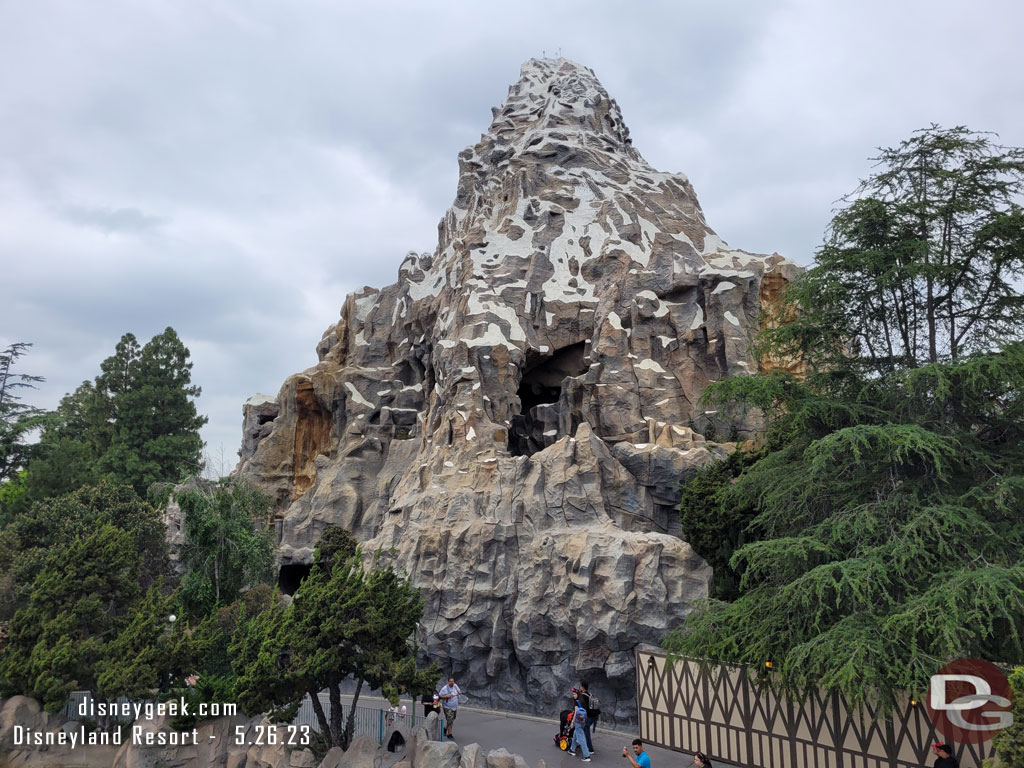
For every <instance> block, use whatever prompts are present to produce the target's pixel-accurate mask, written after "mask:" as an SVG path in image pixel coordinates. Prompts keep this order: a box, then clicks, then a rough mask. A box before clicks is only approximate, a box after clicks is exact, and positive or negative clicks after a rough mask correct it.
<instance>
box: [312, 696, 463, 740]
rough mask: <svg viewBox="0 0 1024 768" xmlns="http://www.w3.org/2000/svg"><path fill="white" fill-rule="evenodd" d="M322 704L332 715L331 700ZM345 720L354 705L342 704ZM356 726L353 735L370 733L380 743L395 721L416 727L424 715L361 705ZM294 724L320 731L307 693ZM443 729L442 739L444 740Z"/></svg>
mask: <svg viewBox="0 0 1024 768" xmlns="http://www.w3.org/2000/svg"><path fill="white" fill-rule="evenodd" d="M320 703H321V705H322V706H323V708H324V714H325V715H327V717H328V718H330V716H331V705H330V702H328V701H325V700H324V699H323V698H321V700H320ZM342 706H343V713H344V720H343V721H342V722H343V724H344V723H345V722H347V721H348V716H349V713H350V712H351V710H352V707H351V706H349V705H342ZM355 711H356V715H355V723H354V725H355V727H354V729H353V733H352V735H353V736H361V735H364V734H365V735H369V736H372V737H373V738H375V739H376V740H377V743H378V744H381V743H383V742H384V735H385V734H386V733H387V731H388V728H389V727H391V724H392V723H393V722H395V723H400V724H401V723H407V724H408V726H409V728H410V729H412V728H415V727H416V723H417V722H418V721H421V720H423V715H417V714H416V710H415V708H414V707H413V708H407V710H406V712H405V714H404V715H403V714H402V712H401V710H398V709H390V708H387V709H385V708H380V707H359V706H357V707H356V708H355ZM292 724H293V725H308V726H309V728H310V730H311V731H313V732H314V733H320V732H321V729H320V720H319V718H318V717H317V716H316V710H314V709H313V701H312V699H310V697H309V696H308V695H307V696H306V698H304V699H303V700H302V704H301V706H300V707H299V711H298V714H296V716H295V719H294V720H293V721H292ZM443 735H444V734H443V730H442V740H443Z"/></svg>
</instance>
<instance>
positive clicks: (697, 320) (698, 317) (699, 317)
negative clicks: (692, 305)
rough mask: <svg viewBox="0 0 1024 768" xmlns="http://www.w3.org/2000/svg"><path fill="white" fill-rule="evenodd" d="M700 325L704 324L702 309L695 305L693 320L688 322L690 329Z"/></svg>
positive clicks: (695, 328) (692, 329) (693, 329)
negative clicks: (695, 311) (695, 312)
mask: <svg viewBox="0 0 1024 768" xmlns="http://www.w3.org/2000/svg"><path fill="white" fill-rule="evenodd" d="M702 325H704V310H703V309H701V308H700V307H697V314H695V315H694V316H693V322H692V323H690V330H691V331H696V330H697V329H698V328H700V327H701V326H702Z"/></svg>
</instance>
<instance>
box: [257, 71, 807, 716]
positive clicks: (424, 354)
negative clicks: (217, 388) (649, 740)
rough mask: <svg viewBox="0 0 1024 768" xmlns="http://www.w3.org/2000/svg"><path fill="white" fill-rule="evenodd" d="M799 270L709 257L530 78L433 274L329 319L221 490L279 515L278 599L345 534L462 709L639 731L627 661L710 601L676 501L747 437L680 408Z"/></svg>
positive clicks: (442, 243)
mask: <svg viewBox="0 0 1024 768" xmlns="http://www.w3.org/2000/svg"><path fill="white" fill-rule="evenodd" d="M796 270H797V267H796V266H795V265H794V264H793V263H792V262H790V261H787V260H785V259H783V258H782V257H781V256H778V255H777V254H774V255H771V256H764V255H757V254H752V253H747V252H745V251H738V250H733V249H730V248H729V247H728V246H727V245H726V244H725V243H724V242H723V241H722V240H721V239H720V238H719V237H718V236H717V235H716V234H715V233H714V232H713V231H712V230H711V229H710V228H709V227H708V226H707V224H706V223H705V221H704V216H703V213H702V212H701V209H700V207H699V205H698V203H697V198H696V196H695V194H694V192H693V188H692V187H691V186H690V183H689V181H688V180H687V179H686V177H685V176H682V175H680V174H670V173H662V172H660V171H656V170H655V169H654V168H652V167H651V166H650V165H648V164H647V163H646V162H645V161H644V159H643V158H642V157H641V156H640V155H639V153H638V152H637V151H636V150H635V149H634V148H633V146H632V143H631V141H630V138H629V131H628V129H627V128H626V126H625V124H624V123H623V120H622V116H621V114H620V112H619V108H618V105H617V104H616V103H615V101H613V100H612V99H610V98H609V96H608V94H607V93H606V92H605V90H604V89H603V87H602V86H601V85H600V83H599V82H598V81H597V79H596V77H595V76H594V74H593V72H591V71H590V70H589V69H586V68H584V67H581V66H578V65H576V64H574V63H572V62H570V61H567V60H565V59H557V60H547V59H546V60H531V61H528V62H527V63H526V64H525V65H524V66H523V68H522V72H521V75H520V78H519V80H518V82H516V83H515V84H514V85H513V86H512V87H511V88H510V90H509V94H508V97H507V98H506V100H505V102H504V104H503V105H502V106H501V107H500V108H497V109H494V110H493V121H492V123H491V126H490V128H489V129H488V131H487V133H485V134H484V135H483V136H482V137H481V139H480V141H479V142H478V143H477V144H476V146H474V147H471V148H469V149H466V150H464V151H463V152H462V153H461V154H460V155H459V184H458V190H457V192H456V197H455V202H454V204H453V205H452V207H451V208H450V209H449V210H448V212H447V213H446V214H445V216H444V218H443V219H442V220H441V222H440V224H439V237H438V244H437V248H436V249H435V250H434V252H433V253H423V254H416V253H410V254H408V256H406V258H405V260H404V261H403V262H402V263H401V266H400V267H399V269H398V281H397V282H396V283H394V284H393V285H390V286H388V287H386V288H383V289H381V290H375V289H371V288H364V289H363V290H362V291H358V292H356V293H354V294H351V295H350V296H348V297H347V298H346V300H345V302H344V305H343V306H342V309H341V319H340V320H339V321H338V322H337V323H336V324H335V325H333V326H331V327H330V328H328V329H327V331H326V332H325V333H324V336H323V338H322V340H321V341H320V343H319V344H318V345H317V354H318V356H319V360H320V362H319V363H318V364H317V365H316V366H314V367H313V368H310V369H309V370H306V371H303V372H302V373H298V374H295V375H294V376H291V377H290V378H289V379H288V380H287V381H286V382H285V383H284V385H283V386H282V388H281V391H280V393H279V394H278V396H277V397H276V398H271V397H267V396H256V397H254V398H252V399H250V401H249V402H248V403H247V404H246V405H245V408H244V427H243V428H244V435H243V443H242V449H241V451H240V455H241V462H240V464H239V470H238V471H239V472H240V473H241V474H243V475H245V476H248V477H250V478H252V479H253V480H255V481H256V482H257V483H258V484H259V485H260V486H261V487H263V488H264V489H265V490H267V491H268V492H269V493H271V494H272V495H273V496H274V497H275V498H276V499H277V502H278V504H279V509H280V523H279V525H280V537H281V549H280V564H281V580H282V584H283V585H284V586H285V587H286V588H287V587H288V586H289V584H290V583H291V584H294V582H295V579H296V578H297V577H298V576H299V575H300V574H301V573H302V571H303V567H304V566H305V565H306V564H309V563H310V562H311V561H312V557H313V548H314V547H315V545H316V543H317V541H318V539H319V536H320V535H321V533H322V532H323V531H324V529H325V528H326V527H328V526H331V525H341V526H344V527H345V528H346V529H348V530H350V531H352V532H353V533H354V534H355V535H356V537H357V538H358V539H359V540H361V541H363V542H364V551H366V552H375V551H377V550H382V551H383V552H384V553H385V557H386V558H387V559H388V560H389V561H390V562H391V563H393V564H394V565H395V566H396V567H398V568H400V569H403V570H404V571H405V572H406V573H408V574H409V575H410V577H411V579H412V582H413V584H414V585H415V586H417V587H418V588H419V589H420V590H422V594H423V597H424V602H425V610H424V618H423V624H422V628H421V632H420V636H419V638H418V642H419V646H420V648H421V651H422V652H423V653H424V654H425V655H426V656H427V657H429V658H431V659H434V660H437V661H438V662H439V663H440V666H441V668H442V670H443V671H445V672H447V671H451V672H453V673H454V674H455V676H456V677H457V678H458V680H459V682H460V685H461V686H462V688H463V689H464V690H466V691H469V692H470V693H471V694H472V698H471V699H470V701H471V702H472V703H473V704H475V705H478V706H493V707H498V708H507V709H519V710H522V709H527V710H531V711H535V712H538V713H543V714H550V713H555V712H557V710H558V708H559V703H560V702H562V701H564V700H565V697H566V694H567V692H568V690H569V685H570V684H571V683H573V682H574V681H576V680H578V679H579V678H580V677H584V678H589V680H590V681H591V685H592V687H593V688H594V689H595V690H596V691H597V692H598V693H599V694H600V695H601V699H602V706H603V709H604V711H605V717H609V718H610V717H614V718H615V719H617V720H618V721H620V722H623V721H630V720H633V719H635V717H636V714H635V701H634V690H635V688H634V686H635V682H634V675H633V665H634V649H635V647H636V646H637V645H638V644H640V643H645V642H652V643H656V642H658V641H659V640H660V639H661V638H662V637H663V635H664V634H665V632H666V631H667V630H668V629H670V628H673V627H675V626H678V625H679V624H680V623H681V622H682V621H683V619H684V617H685V616H686V614H687V611H688V609H689V606H690V604H691V603H692V602H693V601H694V600H696V599H699V598H703V597H705V596H706V595H707V590H708V583H709V579H710V576H711V569H710V567H709V566H708V565H707V564H706V563H705V562H704V561H703V560H702V559H701V558H700V557H699V556H698V555H697V554H696V553H695V552H694V551H693V550H692V549H691V548H690V546H689V545H688V544H687V543H686V542H685V541H683V540H682V539H681V538H680V536H679V525H678V521H677V517H678V512H677V510H676V505H677V504H678V502H679V483H680V481H681V480H683V479H684V478H685V477H686V476H687V475H688V474H689V473H692V472H693V471H694V470H695V469H696V468H698V467H701V466H703V465H705V464H707V463H708V462H710V461H714V460H715V459H716V458H717V457H722V456H724V455H726V453H727V451H728V450H729V449H730V445H729V444H724V445H723V444H719V443H715V442H713V441H712V440H710V439H705V437H704V436H703V435H707V436H708V437H709V438H710V437H711V436H712V432H711V431H709V429H708V428H709V427H712V428H714V430H715V433H717V434H718V435H720V436H728V437H732V438H733V439H735V438H736V437H741V438H742V437H746V436H748V434H749V432H750V430H751V429H753V428H755V427H756V424H749V423H748V424H740V425H736V424H732V425H731V427H729V428H728V429H727V428H725V425H723V424H722V423H719V422H716V416H715V414H714V413H713V412H711V413H708V412H705V411H704V410H703V408H702V406H701V405H700V396H701V393H702V392H703V390H704V388H705V387H706V385H707V384H708V383H709V382H711V381H714V380H717V379H721V378H723V377H727V376H735V375H743V374H746V373H750V372H753V371H754V370H756V369H757V366H758V363H757V361H756V360H755V358H754V357H753V355H752V353H751V351H750V345H751V340H752V337H753V335H754V334H755V333H756V331H757V330H758V323H759V317H760V313H761V311H762V308H763V307H764V306H765V305H766V304H767V303H769V302H771V301H772V300H773V297H774V296H776V295H777V293H778V291H779V289H780V288H781V287H782V286H783V285H784V283H785V282H786V281H788V280H789V279H792V277H793V276H794V274H795V272H796ZM729 429H731V431H732V434H731V435H729V434H728V433H729Z"/></svg>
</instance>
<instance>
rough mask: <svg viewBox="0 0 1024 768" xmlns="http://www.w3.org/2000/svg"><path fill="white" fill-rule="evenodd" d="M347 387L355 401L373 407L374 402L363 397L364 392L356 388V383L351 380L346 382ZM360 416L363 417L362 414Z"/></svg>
mask: <svg viewBox="0 0 1024 768" xmlns="http://www.w3.org/2000/svg"><path fill="white" fill-rule="evenodd" d="M345 388H346V389H348V391H349V392H351V393H352V400H353V401H355V402H357V403H359V405H365V406H366V407H367V408H373V403H371V402H370V401H369V400H367V399H366V398H365V397H363V395H362V393H361V392H360V391H359V390H358V389H356V387H355V384H353V383H352V382H351V381H346V382H345ZM360 418H362V417H361V416H360Z"/></svg>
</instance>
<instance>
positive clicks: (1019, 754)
mask: <svg viewBox="0 0 1024 768" xmlns="http://www.w3.org/2000/svg"><path fill="white" fill-rule="evenodd" d="M1010 689H1011V691H1012V693H1011V697H1010V698H1011V699H1013V725H1011V726H1010V727H1009V728H1006V729H1005V730H1002V731H1000V732H999V733H997V734H996V736H995V738H994V739H992V746H993V748H994V749H995V758H989V759H988V760H986V761H985V768H997V766H998V768H1024V667H1017V668H1016V669H1015V670H1013V673H1012V674H1011V675H1010Z"/></svg>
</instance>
